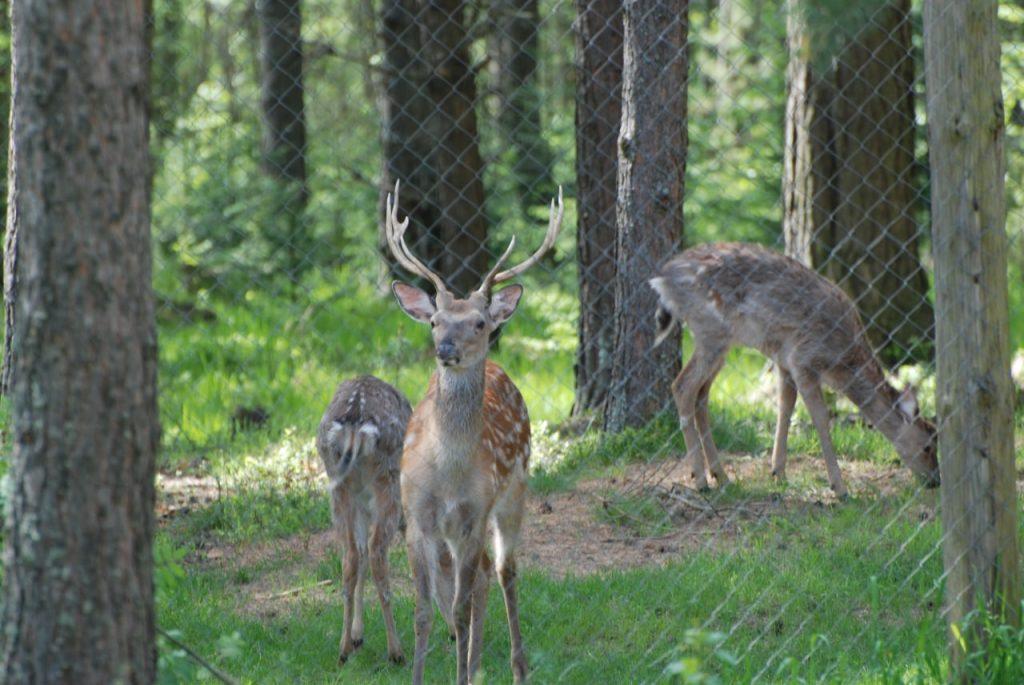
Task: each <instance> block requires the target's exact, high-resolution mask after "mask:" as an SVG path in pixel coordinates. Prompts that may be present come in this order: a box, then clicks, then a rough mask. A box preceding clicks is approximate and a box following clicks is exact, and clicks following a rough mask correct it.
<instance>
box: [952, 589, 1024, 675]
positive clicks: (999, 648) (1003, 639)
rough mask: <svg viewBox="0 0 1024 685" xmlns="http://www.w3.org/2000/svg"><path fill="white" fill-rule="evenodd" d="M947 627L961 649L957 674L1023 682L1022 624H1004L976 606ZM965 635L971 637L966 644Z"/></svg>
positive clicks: (1023, 640) (966, 638)
mask: <svg viewBox="0 0 1024 685" xmlns="http://www.w3.org/2000/svg"><path fill="white" fill-rule="evenodd" d="M1021 609H1024V605H1022V606H1021ZM950 628H951V630H952V632H953V637H954V639H955V640H956V641H957V644H958V645H959V646H960V649H961V650H962V652H961V654H962V658H963V662H962V663H961V664H960V673H958V675H962V676H963V677H964V679H965V680H966V681H968V682H975V683H1020V682H1024V627H1021V626H1013V625H1007V624H1006V623H1003V622H1002V621H1001V620H1000V619H999V617H998V616H996V615H994V614H992V613H991V612H989V611H986V610H984V609H977V610H975V611H973V612H971V613H970V614H968V615H967V617H966V618H965V619H964V621H963V623H962V624H961V625H958V624H953V625H952V626H950ZM968 635H971V636H972V638H973V639H972V641H971V643H970V644H971V646H970V647H969V643H968V640H969V638H968V637H967V636H968ZM979 643H980V644H979Z"/></svg>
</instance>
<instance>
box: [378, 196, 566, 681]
mask: <svg viewBox="0 0 1024 685" xmlns="http://www.w3.org/2000/svg"><path fill="white" fill-rule="evenodd" d="M386 212H387V215H386V218H385V227H386V234H387V243H388V246H389V247H390V248H391V252H392V253H393V254H394V256H395V259H396V260H397V261H398V263H399V264H401V265H402V266H403V267H405V269H407V270H408V271H410V272H412V273H415V274H418V275H419V276H422V277H423V278H425V279H427V280H428V281H430V282H431V283H432V284H433V286H434V293H435V296H434V297H431V296H430V295H428V294H427V293H425V292H424V291H422V290H420V289H419V288H415V287H413V286H411V285H407V284H405V283H402V282H399V281H395V282H394V283H393V284H392V290H393V291H394V293H395V297H397V298H398V303H399V304H400V305H401V307H402V309H403V310H404V311H405V313H406V314H408V315H409V316H410V317H412V318H413V319H415V320H416V321H419V322H422V323H429V324H430V327H431V329H432V334H433V340H434V352H435V356H436V357H437V371H435V372H434V375H433V377H432V378H431V379H430V385H429V387H428V388H427V394H426V396H425V397H424V398H423V401H422V402H420V403H419V405H418V406H417V407H416V410H415V411H414V412H413V415H412V418H411V419H410V420H409V428H408V431H407V432H406V435H405V448H404V451H403V452H402V476H401V480H402V505H403V507H404V509H405V518H406V538H407V543H408V547H409V560H410V563H411V564H412V571H413V578H414V584H415V586H416V623H415V633H416V651H415V655H414V657H413V683H422V682H423V666H424V662H425V659H426V653H427V638H428V635H429V633H430V625H431V597H433V599H434V600H435V601H436V602H437V605H438V607H439V608H440V610H441V614H442V615H443V616H444V618H445V621H446V622H447V624H448V627H449V629H450V630H451V631H452V632H453V633H454V635H455V640H456V652H457V657H458V662H457V675H458V679H457V682H458V683H459V684H460V685H465V684H466V683H468V682H469V681H470V679H471V678H472V677H473V674H474V673H476V671H477V669H478V667H479V665H480V656H481V647H482V640H483V634H482V631H483V626H484V610H485V604H486V600H487V589H488V585H489V584H490V569H491V561H490V558H489V556H488V554H487V550H486V549H485V547H486V536H487V532H488V527H489V528H490V531H491V534H492V540H493V551H494V557H495V558H494V566H495V567H496V568H497V572H498V578H499V580H500V582H501V590H502V593H503V595H504V597H505V610H506V612H507V614H508V629H509V636H510V641H511V644H512V674H513V678H514V680H515V682H517V683H519V682H523V681H524V680H525V678H526V669H527V667H526V655H525V652H524V651H523V638H522V635H521V634H520V631H519V605H518V600H517V599H516V561H515V548H516V543H517V542H518V541H519V528H520V524H521V523H522V519H523V502H524V498H525V495H526V478H527V461H528V460H529V457H530V417H529V416H528V415H527V413H526V404H525V403H524V402H523V398H522V395H520V394H519V390H518V389H517V388H516V386H515V384H514V383H513V382H512V381H511V379H509V377H508V376H507V375H505V372H504V371H502V369H501V367H500V366H498V365H497V364H495V363H494V362H492V361H489V360H488V359H487V352H488V349H489V344H488V338H489V337H490V335H491V332H492V331H494V330H495V329H496V328H497V327H498V326H500V325H501V324H503V323H504V322H506V321H508V319H509V317H511V316H512V314H513V312H515V310H516V306H517V305H518V304H519V298H520V297H521V296H522V294H523V287H522V286H521V285H510V286H508V287H507V288H505V289H503V290H500V291H498V292H496V293H492V292H491V289H492V287H493V286H495V285H497V284H499V283H502V282H504V281H508V280H510V279H512V278H515V277H516V276H518V275H519V274H521V273H523V272H524V271H526V270H527V269H528V268H530V267H531V266H533V265H534V264H536V263H537V261H539V260H540V258H541V257H542V256H543V255H544V253H545V252H547V251H548V250H549V249H550V248H551V246H552V245H553V244H554V242H555V238H556V237H557V235H558V230H559V228H560V227H561V223H562V213H563V206H562V193H561V189H559V193H558V208H557V211H556V208H555V203H554V201H552V203H551V216H550V221H549V223H548V230H547V234H546V236H545V237H544V242H543V243H542V244H541V246H540V248H539V249H538V250H537V251H536V252H535V253H534V254H533V255H532V256H530V257H529V258H528V259H527V260H526V261H524V262H522V263H521V264H519V265H518V266H516V267H513V268H511V269H507V270H505V271H501V272H499V271H498V269H500V268H501V265H502V264H503V263H504V262H505V260H506V259H507V258H508V256H509V253H511V251H512V247H513V246H514V245H515V239H514V238H513V239H512V242H511V243H510V244H509V246H508V249H506V250H505V253H504V254H502V256H501V257H500V258H499V259H498V262H497V263H496V264H495V265H494V268H492V269H491V270H490V272H489V273H488V274H487V275H486V276H485V277H484V280H483V283H482V284H481V285H480V287H479V288H477V289H476V290H475V291H473V292H472V293H471V294H470V295H469V297H467V298H466V299H459V298H456V297H455V296H454V295H453V294H452V293H451V292H450V291H449V290H448V288H447V287H445V284H444V281H443V280H442V279H441V277H440V276H438V275H437V274H435V273H434V272H433V271H431V270H430V269H429V268H427V267H426V266H425V265H424V264H423V263H422V262H421V261H420V260H419V259H417V258H416V257H415V256H413V254H412V252H411V251H410V250H409V248H408V247H407V246H406V244H405V239H404V234H405V229H406V228H407V227H408V225H409V219H408V217H407V218H406V219H405V221H404V222H401V223H400V222H399V221H398V183H395V197H394V201H393V202H392V198H391V196H390V195H389V196H388V199H387V207H386Z"/></svg>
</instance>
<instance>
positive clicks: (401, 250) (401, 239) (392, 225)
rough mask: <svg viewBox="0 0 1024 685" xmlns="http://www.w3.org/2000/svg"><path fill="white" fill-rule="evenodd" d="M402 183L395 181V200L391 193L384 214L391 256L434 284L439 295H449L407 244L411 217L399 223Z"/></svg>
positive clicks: (385, 232) (442, 282) (441, 283)
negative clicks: (399, 195)
mask: <svg viewBox="0 0 1024 685" xmlns="http://www.w3.org/2000/svg"><path fill="white" fill-rule="evenodd" d="M400 183H401V181H399V180H397V179H396V180H395V200H394V202H392V201H391V193H388V199H387V207H386V208H385V212H384V236H385V238H386V239H387V241H388V247H389V248H391V254H393V255H394V256H395V259H396V260H397V261H398V263H399V264H401V265H402V266H403V267H405V269H406V270H407V271H410V272H412V273H414V274H417V275H419V276H422V277H423V278H426V279H427V280H429V281H430V282H431V283H433V284H434V289H435V290H436V291H437V293H438V294H442V293H447V292H448V288H446V287H445V284H444V280H443V279H442V278H441V277H440V276H438V275H437V274H436V273H434V272H433V271H431V270H430V269H428V268H427V266H426V265H425V264H424V263H423V262H421V261H420V260H419V259H417V258H416V257H415V256H414V255H413V253H412V251H411V250H409V246H408V245H406V244H405V229H407V228H408V227H409V217H405V221H402V222H399V221H398V188H399V185H400Z"/></svg>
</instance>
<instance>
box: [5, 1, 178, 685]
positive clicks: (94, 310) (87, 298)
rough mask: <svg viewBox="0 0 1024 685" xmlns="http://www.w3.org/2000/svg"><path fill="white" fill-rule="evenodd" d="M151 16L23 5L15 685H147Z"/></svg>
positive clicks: (10, 571) (152, 354) (17, 48)
mask: <svg viewBox="0 0 1024 685" xmlns="http://www.w3.org/2000/svg"><path fill="white" fill-rule="evenodd" d="M144 13H145V7H144V3H134V2H123V1H118V0H93V1H92V2H88V3H84V2H81V1H80V0H45V1H40V0H33V1H29V0H16V1H15V2H14V3H13V12H12V23H13V31H14V67H13V71H14V83H15V92H14V101H13V113H14V115H13V130H14V134H15V136H16V140H15V144H14V146H13V147H14V154H13V158H12V164H13V167H14V177H15V178H16V180H17V187H16V192H15V194H14V196H13V198H12V201H13V203H14V205H15V209H14V214H13V216H14V221H15V224H16V229H17V230H18V242H19V258H18V261H17V265H16V272H17V279H18V293H17V298H16V301H15V310H16V318H17V323H18V325H17V327H16V328H15V330H14V338H13V350H14V377H13V381H14V382H13V386H12V392H11V408H12V431H11V432H12V443H13V454H12V459H11V469H10V473H9V477H10V479H11V481H12V483H11V487H10V488H9V490H8V492H9V493H10V500H9V502H8V503H7V512H8V516H7V519H6V526H5V536H4V537H5V547H4V582H3V593H4V601H3V609H2V630H3V632H2V636H0V640H2V654H3V657H2V665H0V681H3V682H7V683H29V682H31V683H57V682H60V683H84V684H88V683H104V684H105V683H113V682H122V683H149V682H153V680H154V679H155V676H156V672H155V671H156V651H155V646H154V616H153V560H152V536H153V527H154V525H153V524H154V517H153V505H154V459H155V453H156V449H157V442H158V436H159V429H158V424H157V414H156V334H155V329H154V322H153V303H152V293H151V289H150V283H151V258H150V243H149V240H150V235H149V152H148V150H149V140H148V117H147V105H146V94H147V92H148V83H147V81H148V79H147V74H146V71H147V68H148V63H149V60H148V49H147V46H146V42H145V25H144V24H145V22H144Z"/></svg>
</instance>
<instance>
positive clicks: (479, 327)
mask: <svg viewBox="0 0 1024 685" xmlns="http://www.w3.org/2000/svg"><path fill="white" fill-rule="evenodd" d="M476 329H477V330H478V331H482V330H483V329H484V322H483V321H477V322H476Z"/></svg>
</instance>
